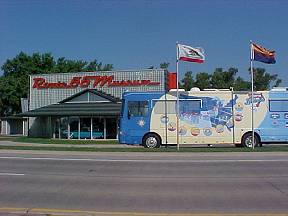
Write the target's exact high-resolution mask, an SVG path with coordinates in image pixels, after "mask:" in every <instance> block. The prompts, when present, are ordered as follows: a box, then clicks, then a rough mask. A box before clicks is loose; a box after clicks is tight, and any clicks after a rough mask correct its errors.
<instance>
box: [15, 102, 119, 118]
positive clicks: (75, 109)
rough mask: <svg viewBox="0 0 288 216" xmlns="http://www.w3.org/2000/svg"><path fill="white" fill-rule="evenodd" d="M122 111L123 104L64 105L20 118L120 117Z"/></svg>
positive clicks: (42, 108) (32, 111) (41, 109)
mask: <svg viewBox="0 0 288 216" xmlns="http://www.w3.org/2000/svg"><path fill="white" fill-rule="evenodd" d="M120 111H121V103H113V102H103V103H63V104H53V105H49V106H45V107H41V108H39V109H35V110H31V111H28V112H24V113H21V114H19V116H25V117H40V116H119V115H120Z"/></svg>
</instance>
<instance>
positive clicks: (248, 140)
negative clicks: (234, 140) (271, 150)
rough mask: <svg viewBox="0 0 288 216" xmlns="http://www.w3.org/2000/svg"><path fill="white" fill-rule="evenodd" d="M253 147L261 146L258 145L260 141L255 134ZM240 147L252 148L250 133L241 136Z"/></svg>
mask: <svg viewBox="0 0 288 216" xmlns="http://www.w3.org/2000/svg"><path fill="white" fill-rule="evenodd" d="M254 140H255V141H254V147H259V146H262V145H261V144H260V139H259V137H258V135H257V134H255V135H254ZM241 143H242V146H243V147H247V148H251V147H252V133H246V134H244V135H243V137H242V142H241Z"/></svg>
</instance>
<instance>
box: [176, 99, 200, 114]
mask: <svg viewBox="0 0 288 216" xmlns="http://www.w3.org/2000/svg"><path fill="white" fill-rule="evenodd" d="M200 110H201V100H180V101H179V112H180V113H200Z"/></svg>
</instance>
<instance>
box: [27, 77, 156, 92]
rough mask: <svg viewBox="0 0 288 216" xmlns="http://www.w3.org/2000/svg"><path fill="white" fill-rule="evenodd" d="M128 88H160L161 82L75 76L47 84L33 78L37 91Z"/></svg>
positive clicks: (44, 81)
mask: <svg viewBox="0 0 288 216" xmlns="http://www.w3.org/2000/svg"><path fill="white" fill-rule="evenodd" d="M90 84H92V86H93V88H96V87H97V86H100V87H103V86H108V87H127V86H158V85H160V82H153V81H151V80H121V81H118V80H114V76H113V75H112V76H74V77H72V78H71V80H70V81H69V82H61V81H58V82H47V81H46V79H45V78H40V77H39V78H38V77H35V78H33V85H32V88H36V89H50V88H53V89H68V88H77V87H80V88H88V87H89V86H90Z"/></svg>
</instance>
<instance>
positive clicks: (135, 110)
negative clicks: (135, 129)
mask: <svg viewBox="0 0 288 216" xmlns="http://www.w3.org/2000/svg"><path fill="white" fill-rule="evenodd" d="M147 115H148V101H129V102H128V117H132V116H138V117H140V116H147Z"/></svg>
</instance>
